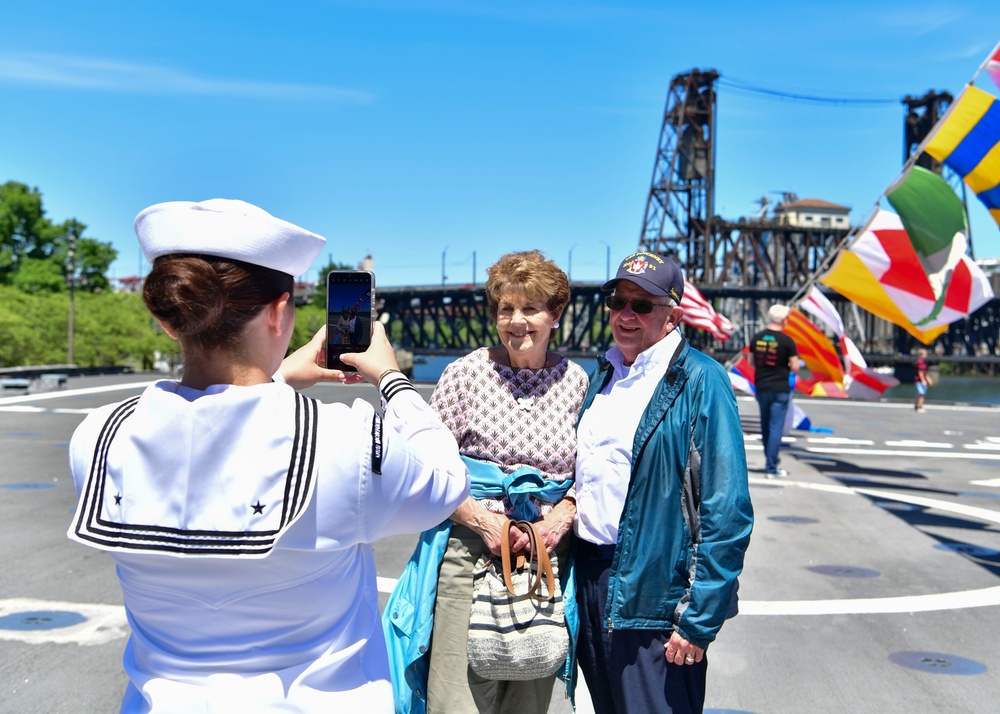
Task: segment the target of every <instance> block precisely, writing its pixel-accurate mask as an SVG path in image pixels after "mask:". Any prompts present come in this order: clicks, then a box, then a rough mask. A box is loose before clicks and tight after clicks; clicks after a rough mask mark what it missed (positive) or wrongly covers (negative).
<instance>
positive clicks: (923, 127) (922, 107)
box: [903, 89, 953, 174]
mask: <svg viewBox="0 0 1000 714" xmlns="http://www.w3.org/2000/svg"><path fill="white" fill-rule="evenodd" d="M952 99H953V97H952V96H951V94H949V93H948V92H935V91H934V90H933V89H932V90H929V91H928V92H927V93H926V94H924V96H922V97H913V96H910V95H907V96H905V97H903V105H904V106H905V107H906V116H905V117H904V119H903V163H904V164H905V163H906V162H907V161H909V159H910V156H912V155H913V152H914V151H916V149H917V147H918V146H920V142H922V141H923V140H924V139H926V138H927V135H928V134H930V132H931V129H933V128H934V125H935V124H937V123H938V121H939V120H940V119H941V117H942V116H944V113H945V110H946V109H947V108H948V105H950V104H951V102H952ZM917 166H923V167H924V168H925V169H927V170H928V171H933V172H934V173H936V174H940V173H941V167H942V164H941V162H940V161H938V160H937V159H935V158H934V157H933V156H931V155H930V154H926V153H923V154H921V155H920V157H919V158H918V159H917Z"/></svg>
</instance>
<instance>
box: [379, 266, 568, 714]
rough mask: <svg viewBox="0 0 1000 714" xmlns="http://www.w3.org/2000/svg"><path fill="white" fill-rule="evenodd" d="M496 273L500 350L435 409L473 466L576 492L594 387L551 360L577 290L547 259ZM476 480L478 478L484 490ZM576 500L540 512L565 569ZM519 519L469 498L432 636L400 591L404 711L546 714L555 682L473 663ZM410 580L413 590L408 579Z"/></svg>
mask: <svg viewBox="0 0 1000 714" xmlns="http://www.w3.org/2000/svg"><path fill="white" fill-rule="evenodd" d="M487 272H488V275H489V278H488V280H487V283H486V299H487V302H488V305H489V310H490V315H491V317H493V318H494V319H495V320H496V327H497V333H498V336H499V338H500V344H499V345H497V346H495V347H488V348H482V349H479V350H476V351H475V352H472V353H471V354H469V355H467V356H465V357H463V358H461V359H459V360H457V361H455V362H454V363H452V364H451V365H449V366H448V368H447V369H446V370H445V371H444V374H443V375H442V377H441V379H440V380H439V381H438V384H437V387H436V388H435V390H434V394H433V396H432V397H431V406H432V407H433V408H434V409H435V410H436V411H437V412H438V414H439V415H440V416H441V419H442V420H443V421H444V423H445V424H446V425H447V426H448V427H449V428H450V429H451V431H452V433H453V434H454V435H455V438H456V440H457V441H458V444H459V450H460V451H461V453H462V455H463V456H464V457H468V458H471V459H474V460H476V462H482V463H485V464H487V465H491V466H495V467H499V469H501V470H502V471H503V473H505V474H510V473H513V472H514V471H517V470H518V469H519V468H522V467H529V468H530V469H533V470H534V471H537V472H538V473H539V474H541V476H542V477H543V478H544V479H546V480H547V481H560V482H565V483H566V484H567V485H569V484H570V483H571V479H572V478H573V472H574V467H575V462H576V419H577V413H578V412H579V409H580V405H581V403H582V400H583V396H584V393H585V392H586V388H587V376H586V374H585V373H584V371H583V369H582V368H581V367H580V366H579V365H577V364H575V363H573V362H570V361H569V360H567V359H566V358H565V357H564V356H562V355H559V354H557V353H555V352H552V351H550V350H549V349H548V344H549V341H550V339H551V337H552V334H553V331H554V330H555V329H556V328H557V327H558V325H559V319H560V317H561V316H562V312H563V309H564V308H565V307H566V304H567V303H568V302H569V296H570V292H569V281H568V280H567V278H566V275H565V273H563V271H562V270H560V269H559V268H558V267H557V266H556V265H555V263H553V262H552V261H551V260H548V259H547V258H545V257H544V256H543V255H542V254H541V253H540V252H538V251H527V252H520V253H510V254H507V255H505V256H503V257H502V258H501V259H500V260H499V261H498V262H497V263H496V264H495V265H493V266H492V267H490V268H489V270H488V271H487ZM475 478H476V477H475V474H474V475H473V480H474V482H475ZM568 494H569V495H566V496H564V497H562V498H561V500H559V501H558V502H557V503H554V504H553V503H548V502H545V501H541V500H538V501H536V502H534V509H533V510H534V514H533V517H532V518H531V520H533V521H535V522H536V526H537V529H538V531H539V534H540V535H541V537H542V539H543V540H544V544H545V547H546V549H547V550H548V551H549V552H550V553H552V557H553V560H555V561H557V562H560V563H564V562H565V560H566V556H567V555H568V552H569V538H568V537H566V536H567V534H568V533H569V531H570V530H571V528H572V523H573V518H574V515H575V513H576V504H575V501H574V500H573V498H572V490H569V491H568ZM510 515H511V503H510V501H509V500H508V499H506V498H502V497H501V498H483V499H482V500H476V499H475V498H473V497H471V496H470V497H469V498H467V499H466V501H465V502H464V503H463V504H462V505H461V506H459V508H458V509H456V511H455V512H454V513H453V514H452V515H451V519H450V523H448V524H445V528H444V530H445V531H448V532H447V535H446V536H442V538H445V537H446V538H447V540H446V546H445V541H444V540H443V539H442V540H441V541H440V547H443V548H444V556H443V560H442V561H441V562H440V567H439V570H437V571H436V574H437V577H436V578H434V577H433V573H432V574H430V575H428V574H427V573H426V572H425V573H423V578H424V579H427V578H431V579H434V580H435V583H433V584H432V585H436V601H435V602H434V603H433V633H430V632H427V631H423V630H425V629H426V623H425V622H423V621H422V620H418V621H417V622H414V623H410V625H411V626H409V627H408V626H407V625H406V624H404V623H402V622H401V619H405V618H406V613H408V612H410V610H411V607H412V605H413V603H412V602H410V596H409V595H407V594H405V593H403V592H401V591H404V590H407V589H408V584H407V583H406V582H404V581H403V580H401V583H400V586H401V587H399V588H397V591H396V592H394V594H393V598H392V599H391V600H390V602H389V604H388V605H387V607H386V611H385V615H384V617H383V623H384V624H385V626H386V634H387V636H388V637H389V640H390V643H389V644H390V659H393V668H394V682H393V685H394V687H395V689H396V697H397V701H396V706H397V711H404V712H410V711H421V710H422V708H423V706H424V705H425V701H424V692H426V711H427V712H431V713H434V712H440V713H446V714H464V713H465V712H470V713H473V712H491V713H496V712H501V713H506V712H518V713H519V714H533V713H535V712H545V711H546V710H547V709H548V705H549V702H550V701H551V698H552V688H553V685H554V682H555V677H556V675H551V676H546V677H542V678H538V679H528V680H523V681H494V680H487V679H483V678H482V677H480V676H478V675H477V674H476V672H475V671H473V670H472V669H471V667H470V666H469V663H468V658H467V655H466V646H467V638H468V629H469V617H470V610H471V607H472V599H473V568H474V566H475V565H476V563H477V561H478V560H479V559H480V557H481V556H482V555H483V554H484V553H492V554H494V555H495V554H498V553H500V548H501V541H502V540H504V539H507V540H508V541H509V542H510V545H511V548H512V550H518V549H520V548H522V547H524V546H525V544H526V540H527V537H526V536H525V534H524V533H522V532H521V531H520V530H517V529H516V528H510V530H507V529H506V528H505V524H507V522H508V520H507V519H508V517H509V516H510ZM448 526H450V528H449V527H448ZM425 535H426V534H425ZM429 544H430V541H429V540H428V539H426V538H425V539H424V540H422V541H421V545H420V546H418V553H417V554H415V558H416V557H417V556H418V555H419V554H420V552H421V550H422V549H423V550H431V548H430V547H428V546H429ZM414 562H415V561H412V560H411V564H410V565H409V566H408V568H411V570H412V569H413V568H417V567H420V566H413V563H414ZM423 567H424V568H425V569H426V566H423ZM410 575H413V573H412V572H411V573H410ZM404 579H407V580H409V579H408V578H407V573H406V572H404ZM430 589H432V590H433V589H434V588H433V587H431V588H430ZM410 594H411V595H413V599H416V598H417V596H416V595H415V594H413V593H410ZM415 611H416V612H420V611H422V610H420V608H417V609H416V610H415ZM428 614H430V613H429V612H428ZM415 617H418V616H415ZM422 626H423V627H422ZM428 645H429V649H428ZM428 654H429V656H427V655H428ZM428 659H429V662H428ZM418 675H419V676H418ZM425 676H426V684H424V677H425ZM404 679H405V681H403V680H404ZM424 687H426V689H424Z"/></svg>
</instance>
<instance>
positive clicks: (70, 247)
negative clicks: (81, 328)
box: [66, 228, 76, 365]
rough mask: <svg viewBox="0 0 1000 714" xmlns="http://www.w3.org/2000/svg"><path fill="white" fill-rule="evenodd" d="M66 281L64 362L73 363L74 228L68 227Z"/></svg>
mask: <svg viewBox="0 0 1000 714" xmlns="http://www.w3.org/2000/svg"><path fill="white" fill-rule="evenodd" d="M66 243H67V247H66V261H67V265H66V282H67V284H68V285H69V320H68V328H67V331H68V333H69V334H68V338H69V343H68V348H67V350H66V364H69V365H72V364H73V312H74V310H73V293H74V291H75V289H76V229H75V228H70V229H69V233H67V234H66Z"/></svg>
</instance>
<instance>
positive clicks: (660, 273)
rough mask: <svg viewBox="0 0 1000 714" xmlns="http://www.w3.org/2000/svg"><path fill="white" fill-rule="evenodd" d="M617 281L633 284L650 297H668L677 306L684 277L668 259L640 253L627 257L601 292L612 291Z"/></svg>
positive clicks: (682, 289)
mask: <svg viewBox="0 0 1000 714" xmlns="http://www.w3.org/2000/svg"><path fill="white" fill-rule="evenodd" d="M619 280H627V281H629V282H630V283H634V284H636V285H638V286H639V287H640V288H642V289H643V290H645V291H646V292H647V293H649V294H650V295H665V296H669V297H671V298H673V300H674V302H676V303H677V304H678V305H680V302H681V297H682V296H683V295H684V275H683V274H681V269H680V267H679V266H678V265H677V263H675V262H674V261H672V260H671V259H670V258H664V257H663V256H662V255H656V253H646V252H644V251H640V252H639V253H633V254H632V255H630V256H629V257H627V258H626V259H625V260H623V261H622V264H621V266H620V267H619V268H618V274H617V275H615V277H614V278H613V279H611V280H609V281H608V282H606V283H604V285H602V286H601V290H604V291H605V292H610V291H611V290H614V289H615V285H616V284H617V283H618V281H619Z"/></svg>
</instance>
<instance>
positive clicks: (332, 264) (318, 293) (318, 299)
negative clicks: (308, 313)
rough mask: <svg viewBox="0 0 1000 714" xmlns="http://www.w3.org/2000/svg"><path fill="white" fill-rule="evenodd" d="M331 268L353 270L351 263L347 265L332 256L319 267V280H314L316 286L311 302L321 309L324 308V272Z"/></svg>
mask: <svg viewBox="0 0 1000 714" xmlns="http://www.w3.org/2000/svg"><path fill="white" fill-rule="evenodd" d="M331 270H354V266H353V265H347V264H346V263H338V262H337V261H335V260H334V259H333V258H330V259H329V261H327V264H326V265H324V266H323V267H322V268H320V269H319V280H318V281H316V287H315V288H314V289H313V292H312V299H311V300H310V302H312V304H313V305H317V306H319V307H321V308H323V310H324V311H325V310H326V274H327V273H329V272H330V271H331Z"/></svg>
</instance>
